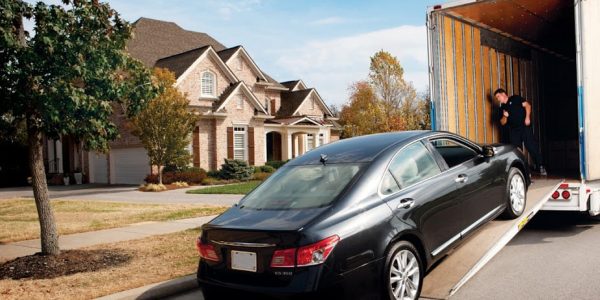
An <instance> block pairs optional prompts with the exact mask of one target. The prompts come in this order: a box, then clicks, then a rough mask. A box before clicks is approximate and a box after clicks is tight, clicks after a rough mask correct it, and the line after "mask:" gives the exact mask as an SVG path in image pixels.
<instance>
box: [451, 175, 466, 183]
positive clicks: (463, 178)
mask: <svg viewBox="0 0 600 300" xmlns="http://www.w3.org/2000/svg"><path fill="white" fill-rule="evenodd" d="M468 180H469V176H467V175H466V174H460V175H458V177H456V179H454V181H455V182H457V183H466V182H467V181H468Z"/></svg>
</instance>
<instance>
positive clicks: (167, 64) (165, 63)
mask: <svg viewBox="0 0 600 300" xmlns="http://www.w3.org/2000/svg"><path fill="white" fill-rule="evenodd" d="M208 48H209V46H204V47H200V48H198V49H192V50H190V51H186V52H183V53H180V54H176V55H173V56H169V57H165V58H161V59H159V60H157V61H156V64H155V67H158V68H166V69H169V70H171V72H173V73H175V78H179V76H181V74H183V72H185V70H187V69H188V68H189V67H190V66H191V65H192V64H193V63H194V61H196V59H198V57H200V56H201V55H202V54H204V52H206V51H207V50H208Z"/></svg>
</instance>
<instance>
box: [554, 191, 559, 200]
mask: <svg viewBox="0 0 600 300" xmlns="http://www.w3.org/2000/svg"><path fill="white" fill-rule="evenodd" d="M558 197H560V193H559V192H558V191H554V193H552V199H558Z"/></svg>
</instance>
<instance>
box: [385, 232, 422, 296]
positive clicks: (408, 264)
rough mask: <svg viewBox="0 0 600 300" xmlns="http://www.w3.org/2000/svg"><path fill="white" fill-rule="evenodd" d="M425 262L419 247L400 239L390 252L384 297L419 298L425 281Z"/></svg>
mask: <svg viewBox="0 0 600 300" xmlns="http://www.w3.org/2000/svg"><path fill="white" fill-rule="evenodd" d="M424 273H425V272H424V270H423V263H422V261H421V258H420V256H419V252H418V251H417V249H416V248H415V247H414V246H413V245H412V244H411V243H409V242H407V241H400V242H398V243H396V244H394V246H392V248H391V249H390V251H389V252H388V255H387V258H386V266H385V273H384V284H385V285H384V298H385V299H390V300H400V299H418V298H419V295H420V294H421V286H422V283H423V276H424Z"/></svg>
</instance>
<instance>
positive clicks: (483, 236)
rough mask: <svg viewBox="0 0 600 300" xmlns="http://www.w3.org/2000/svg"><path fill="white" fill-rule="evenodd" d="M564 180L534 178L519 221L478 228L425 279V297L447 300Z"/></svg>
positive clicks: (513, 234)
mask: <svg viewBox="0 0 600 300" xmlns="http://www.w3.org/2000/svg"><path fill="white" fill-rule="evenodd" d="M562 182H563V180H558V179H534V181H533V183H532V184H531V186H529V190H528V191H527V206H526V207H525V211H524V212H523V215H521V217H519V218H517V219H515V220H502V219H498V220H494V221H491V222H489V223H487V224H486V225H484V226H482V227H481V228H480V229H478V230H477V231H476V232H475V233H474V234H472V235H471V236H470V237H468V238H467V240H465V241H464V242H463V243H462V244H461V245H460V246H459V247H458V248H456V249H455V250H454V251H453V252H452V253H451V254H450V255H449V256H447V257H446V258H445V259H443V260H442V261H441V262H440V263H439V264H438V265H437V266H435V267H434V268H433V269H432V270H431V271H430V272H429V274H427V276H426V277H425V280H424V282H423V288H422V290H421V298H425V299H447V298H449V297H450V296H452V295H453V294H454V293H455V292H456V291H457V290H458V289H459V288H460V287H461V286H462V285H463V284H465V283H466V282H467V280H469V279H470V278H471V277H473V275H475V273H477V271H479V270H480V269H481V268H482V267H483V266H484V265H485V264H486V263H487V262H488V261H490V260H491V259H492V257H494V256H495V255H496V254H497V253H498V252H500V250H501V249H502V248H503V247H504V246H505V245H506V244H508V242H509V241H510V240H511V239H512V238H513V237H515V236H516V235H517V233H518V232H519V231H520V230H521V229H522V228H523V226H525V224H527V222H528V221H529V220H531V218H532V217H533V216H534V215H535V214H536V213H537V212H538V211H539V210H540V208H541V207H542V205H544V203H545V202H546V201H548V199H549V198H550V196H551V195H552V193H553V192H554V191H555V190H556V189H557V188H558V187H559V185H560V184H561V183H562Z"/></svg>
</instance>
